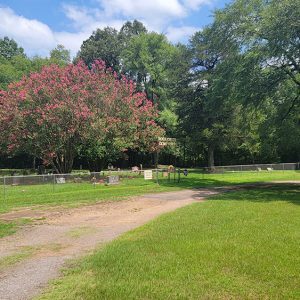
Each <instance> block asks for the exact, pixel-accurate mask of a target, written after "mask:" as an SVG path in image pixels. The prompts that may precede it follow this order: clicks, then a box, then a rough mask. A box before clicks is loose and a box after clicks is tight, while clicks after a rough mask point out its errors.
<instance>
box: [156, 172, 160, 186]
mask: <svg viewBox="0 0 300 300" xmlns="http://www.w3.org/2000/svg"><path fill="white" fill-rule="evenodd" d="M156 183H157V184H159V183H158V169H157V168H156Z"/></svg>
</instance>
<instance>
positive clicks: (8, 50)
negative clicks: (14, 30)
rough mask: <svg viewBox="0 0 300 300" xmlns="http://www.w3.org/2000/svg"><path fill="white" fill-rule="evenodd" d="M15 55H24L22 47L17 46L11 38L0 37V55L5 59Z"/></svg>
mask: <svg viewBox="0 0 300 300" xmlns="http://www.w3.org/2000/svg"><path fill="white" fill-rule="evenodd" d="M17 55H21V56H25V54H24V49H23V48H21V47H19V46H18V44H17V43H16V42H15V41H14V40H13V39H10V38H8V37H7V36H5V37H4V38H3V39H0V57H1V56H2V57H4V58H5V59H11V58H12V57H14V56H17Z"/></svg>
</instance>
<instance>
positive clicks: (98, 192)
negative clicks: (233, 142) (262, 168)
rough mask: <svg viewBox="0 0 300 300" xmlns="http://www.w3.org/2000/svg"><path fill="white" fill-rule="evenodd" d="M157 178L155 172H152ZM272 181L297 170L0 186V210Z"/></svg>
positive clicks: (289, 176) (295, 174)
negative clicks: (116, 181) (99, 182)
mask: <svg viewBox="0 0 300 300" xmlns="http://www.w3.org/2000/svg"><path fill="white" fill-rule="evenodd" d="M153 175H154V177H156V174H155V173H154V174H153ZM273 180H300V172H295V171H285V172H282V171H273V172H243V173H241V172H237V173H224V174H203V173H201V172H197V171H192V172H190V173H189V175H188V176H187V177H185V176H183V174H181V180H180V182H179V183H178V182H177V177H176V180H174V176H173V174H172V176H171V180H170V181H169V180H168V179H167V178H166V177H162V173H159V176H158V183H159V184H157V180H156V178H155V179H154V180H152V181H151V180H150V181H149V180H148V181H145V180H144V179H143V178H133V179H125V180H122V181H121V183H120V184H119V185H110V186H105V185H93V184H92V183H65V184H55V185H53V184H39V185H17V186H14V185H6V186H5V187H4V186H3V185H2V186H0V190H1V189H2V191H0V213H3V212H7V211H10V210H12V209H15V208H18V207H28V206H41V205H42V206H49V205H68V206H70V205H80V204H84V203H93V202H98V201H104V200H120V199H124V198H127V197H130V196H137V195H141V194H145V193H154V192H166V191H172V190H179V189H184V188H194V187H214V186H224V185H234V184H243V183H251V182H266V181H273Z"/></svg>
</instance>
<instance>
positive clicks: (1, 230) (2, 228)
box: [0, 218, 32, 238]
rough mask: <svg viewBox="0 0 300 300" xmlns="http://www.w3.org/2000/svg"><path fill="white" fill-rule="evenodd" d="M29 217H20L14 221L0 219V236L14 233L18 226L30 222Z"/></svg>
mask: <svg viewBox="0 0 300 300" xmlns="http://www.w3.org/2000/svg"><path fill="white" fill-rule="evenodd" d="M31 222H32V220H31V219H30V218H20V219H18V220H16V221H15V222H4V221H0V238H2V237H5V236H7V235H11V234H14V233H15V232H16V231H17V229H18V228H19V227H21V226H22V225H26V224H29V223H31Z"/></svg>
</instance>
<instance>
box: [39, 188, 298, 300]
mask: <svg viewBox="0 0 300 300" xmlns="http://www.w3.org/2000/svg"><path fill="white" fill-rule="evenodd" d="M299 240H300V189H299V187H295V186H284V187H273V188H268V189H255V190H249V191H239V192H232V193H226V194H223V195H218V196H215V197H213V198H210V200H208V201H206V202H203V203H196V204H193V205H190V206H187V207H184V208H181V209H178V210H176V211H175V212H173V213H169V214H166V215H163V216H161V217H159V218H158V219H156V220H154V221H152V222H150V223H148V224H147V225H145V226H142V227H140V228H138V229H136V230H133V231H131V232H129V233H127V234H125V235H123V236H122V237H121V238H118V239H117V240H115V241H113V242H112V243H109V244H108V245H106V246H105V247H104V248H103V249H102V250H98V251H96V252H95V253H94V254H92V255H90V256H88V257H86V258H84V259H83V260H81V261H80V262H78V263H77V264H75V267H74V265H73V268H70V269H69V270H67V271H65V276H64V277H62V278H61V279H59V280H57V281H56V282H55V283H54V284H52V286H51V287H50V289H49V290H48V292H47V293H45V294H44V295H42V296H41V297H39V299H44V300H46V299H49V300H50V299H57V300H59V299H299V298H300V285H299V282H300V243H299Z"/></svg>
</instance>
